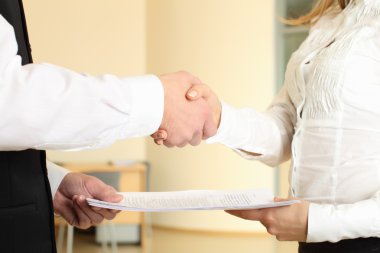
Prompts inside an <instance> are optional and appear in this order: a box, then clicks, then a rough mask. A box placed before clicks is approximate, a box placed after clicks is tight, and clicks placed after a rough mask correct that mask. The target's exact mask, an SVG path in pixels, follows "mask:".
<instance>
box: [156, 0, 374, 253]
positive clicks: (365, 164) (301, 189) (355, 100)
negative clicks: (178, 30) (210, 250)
mask: <svg viewBox="0 0 380 253" xmlns="http://www.w3.org/2000/svg"><path fill="white" fill-rule="evenodd" d="M288 22H289V23H291V24H295V25H298V24H311V25H312V26H311V30H310V34H309V36H308V38H307V39H306V40H305V41H304V42H303V44H302V45H301V46H300V48H299V49H298V50H297V51H296V52H295V53H294V54H293V55H292V57H291V59H290V61H289V63H288V66H287V71H286V76H285V83H284V86H283V88H282V89H281V91H280V93H279V95H278V96H277V97H276V98H275V100H274V102H273V103H272V105H271V106H270V108H269V109H268V110H267V111H266V112H265V113H259V112H256V111H254V110H252V109H235V108H232V107H231V106H229V105H227V104H222V106H220V103H219V102H218V99H217V98H216V97H215V96H214V95H213V94H212V93H210V91H209V90H208V89H207V87H205V86H197V87H195V88H194V89H192V90H191V91H189V93H188V97H189V98H192V99H197V98H198V97H201V96H204V97H208V100H209V102H210V103H211V105H212V106H213V108H214V112H215V114H216V115H217V120H219V119H218V116H219V115H220V111H222V114H221V119H220V126H219V129H218V133H217V135H216V136H214V137H212V138H211V139H209V142H219V143H222V144H224V145H226V146H228V147H230V148H232V149H234V150H235V151H237V152H238V153H239V154H241V155H242V156H243V157H245V158H248V159H256V160H260V161H262V162H264V163H266V164H269V165H272V166H274V165H278V164H280V163H281V162H283V161H285V160H287V159H288V158H289V157H291V159H292V165H291V175H290V185H291V189H290V196H291V198H299V199H301V200H302V201H301V203H300V204H296V205H292V206H288V207H280V208H271V209H263V210H244V211H243V210H242V211H229V213H230V214H233V215H236V216H239V217H241V218H244V219H250V220H258V221H260V222H261V223H263V225H264V226H265V227H266V228H267V230H268V232H269V233H271V234H273V235H275V236H276V237H277V238H278V239H279V240H294V241H299V242H300V243H299V252H323V253H326V252H345V253H347V252H360V253H365V252H380V238H379V237H380V99H379V98H380V1H379V0H351V1H343V0H322V1H320V2H319V3H318V4H317V5H316V6H315V8H314V9H313V10H312V11H311V12H310V13H309V14H307V15H305V16H303V17H301V18H299V19H297V20H291V21H288ZM160 134H161V137H162V134H163V133H160ZM154 137H156V142H157V143H159V144H160V143H164V144H165V141H164V140H163V139H159V138H157V137H158V135H155V136H154ZM163 137H164V136H163ZM278 201H281V200H278Z"/></svg>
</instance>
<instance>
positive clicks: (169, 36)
mask: <svg viewBox="0 0 380 253" xmlns="http://www.w3.org/2000/svg"><path fill="white" fill-rule="evenodd" d="M273 5H274V3H273V1H260V0H238V1H236V0H191V1H190V0H159V1H155V0H150V1H149V0H148V1H147V20H148V21H147V27H148V28H147V29H148V30H147V31H148V33H147V45H148V48H147V49H148V51H147V55H148V58H147V59H148V61H147V66H148V71H149V72H154V73H164V72H169V71H173V70H181V69H185V70H189V71H191V72H193V73H195V74H197V75H199V76H200V77H201V79H202V80H203V81H204V82H206V83H207V84H209V85H210V86H211V87H212V88H213V89H214V90H215V91H216V93H217V94H219V95H220V97H221V98H222V99H223V100H224V101H226V102H228V103H230V104H233V105H235V106H252V107H254V108H257V109H264V108H265V107H266V106H267V105H268V104H269V102H270V100H271V98H272V97H273V93H274V55H273V53H274V52H273V51H274V50H273V49H274V32H273V27H274V24H273V22H274V6H273ZM147 155H148V158H149V160H150V161H151V162H152V164H153V168H154V170H153V175H152V189H153V190H159V191H161V190H186V189H205V188H206V189H207V188H211V189H246V188H257V187H265V188H273V183H274V174H273V173H274V171H273V169H270V168H267V167H265V166H263V165H261V164H259V163H257V162H252V161H246V160H244V159H242V158H240V157H239V156H238V155H236V154H235V153H234V152H232V151H231V150H229V149H227V148H225V147H222V146H220V145H205V144H203V145H201V146H200V147H197V148H193V147H188V148H185V149H166V148H162V147H157V146H155V145H153V144H152V142H149V143H148V150H147ZM153 217H154V221H155V222H156V224H160V225H163V226H173V227H186V228H194V229H204V230H210V229H211V230H226V231H242V230H244V231H257V230H261V226H259V225H258V224H257V223H252V222H247V221H243V220H238V219H236V218H234V217H231V216H228V215H226V214H225V213H223V212H220V211H219V212H218V211H216V212H214V211H212V212H211V211H210V212H193V213H183V212H182V213H173V214H155V215H154V216H153Z"/></svg>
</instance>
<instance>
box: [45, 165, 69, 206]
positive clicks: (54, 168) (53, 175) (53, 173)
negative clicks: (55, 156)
mask: <svg viewBox="0 0 380 253" xmlns="http://www.w3.org/2000/svg"><path fill="white" fill-rule="evenodd" d="M46 167H47V170H48V178H49V182H50V189H51V195H52V197H53V199H54V196H55V193H56V192H57V190H58V187H59V185H60V184H61V182H62V180H63V178H64V177H65V176H66V175H67V173H69V171H68V170H66V169H65V168H63V167H60V166H58V165H56V164H54V163H52V162H50V161H46Z"/></svg>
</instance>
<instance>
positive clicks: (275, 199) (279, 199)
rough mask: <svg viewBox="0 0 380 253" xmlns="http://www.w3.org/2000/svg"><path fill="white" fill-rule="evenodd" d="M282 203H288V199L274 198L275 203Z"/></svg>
mask: <svg viewBox="0 0 380 253" xmlns="http://www.w3.org/2000/svg"><path fill="white" fill-rule="evenodd" d="M282 201H288V199H285V198H280V197H275V198H274V202H282Z"/></svg>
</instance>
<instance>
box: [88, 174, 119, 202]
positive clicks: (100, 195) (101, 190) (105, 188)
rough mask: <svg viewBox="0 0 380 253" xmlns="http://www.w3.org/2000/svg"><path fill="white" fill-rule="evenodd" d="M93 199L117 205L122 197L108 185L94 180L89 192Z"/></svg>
mask: <svg viewBox="0 0 380 253" xmlns="http://www.w3.org/2000/svg"><path fill="white" fill-rule="evenodd" d="M89 193H90V194H91V196H93V198H94V199H98V200H102V201H107V202H114V203H118V202H120V201H122V200H123V196H122V195H120V194H118V193H117V192H116V190H115V188H113V187H112V186H110V185H106V184H105V183H103V182H102V181H100V180H94V181H93V182H92V185H91V190H90V191H89Z"/></svg>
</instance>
